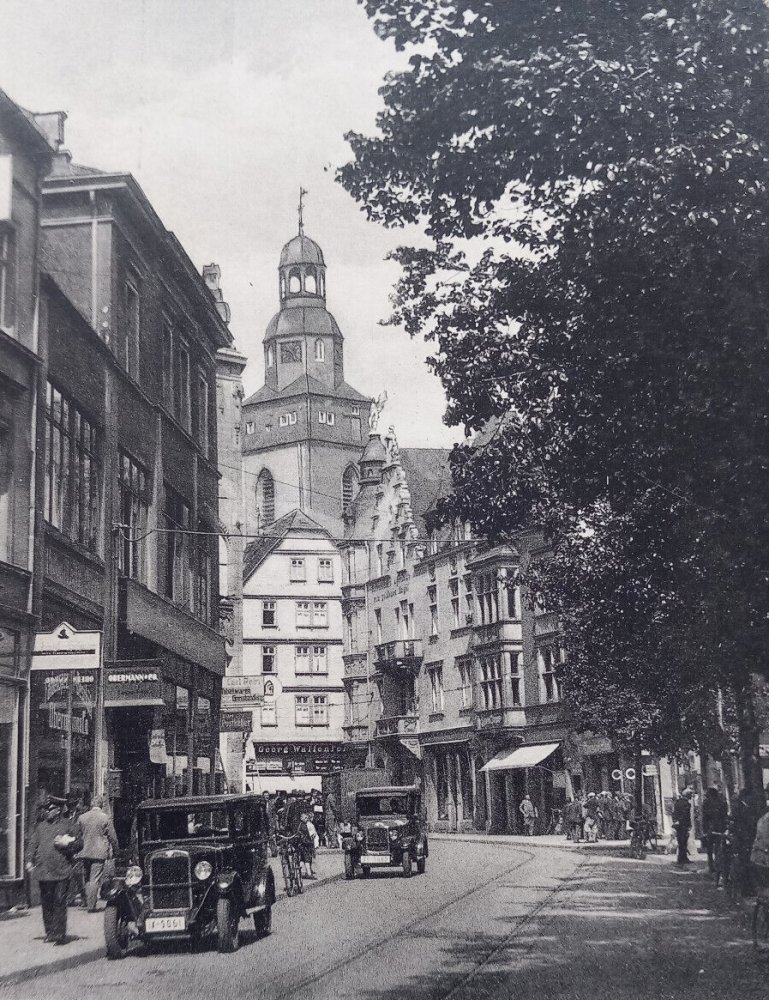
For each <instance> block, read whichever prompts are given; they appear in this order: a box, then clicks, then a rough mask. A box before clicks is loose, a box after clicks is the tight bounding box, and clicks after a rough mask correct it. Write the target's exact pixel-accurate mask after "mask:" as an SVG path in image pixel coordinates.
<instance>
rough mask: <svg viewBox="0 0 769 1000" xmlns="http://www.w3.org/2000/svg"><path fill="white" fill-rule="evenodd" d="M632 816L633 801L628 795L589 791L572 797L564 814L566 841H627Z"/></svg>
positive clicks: (624, 793)
mask: <svg viewBox="0 0 769 1000" xmlns="http://www.w3.org/2000/svg"><path fill="white" fill-rule="evenodd" d="M632 814H633V802H632V799H631V797H630V795H629V794H628V793H627V792H615V793H614V794H612V793H611V792H607V791H604V792H598V793H596V792H588V793H587V795H578V796H576V797H572V798H570V799H569V801H568V802H567V803H566V807H565V809H564V811H563V820H564V825H565V827H566V839H567V840H572V841H574V842H575V843H579V842H580V841H581V840H583V839H584V840H585V841H587V842H588V843H595V842H596V841H597V840H625V839H626V838H627V836H628V821H629V819H630V817H631V816H632Z"/></svg>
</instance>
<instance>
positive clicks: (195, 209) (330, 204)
mask: <svg viewBox="0 0 769 1000" xmlns="http://www.w3.org/2000/svg"><path fill="white" fill-rule="evenodd" d="M404 58H405V57H404V56H403V55H402V54H399V53H396V52H395V49H394V47H393V46H392V44H391V43H386V42H382V41H380V40H379V39H378V38H377V37H376V35H375V34H374V32H373V29H372V27H371V23H370V22H369V21H368V19H367V18H366V16H365V14H364V12H363V10H362V8H361V7H359V6H358V4H357V3H356V2H355V0H2V3H0V87H2V89H3V90H5V91H6V93H8V94H9V95H10V96H11V97H12V98H13V99H14V100H15V101H17V102H18V103H19V104H22V105H23V106H24V107H26V108H29V109H30V110H32V111H58V110H63V111H66V112H67V114H68V120H67V124H66V146H67V147H68V148H69V149H70V151H71V152H72V154H73V158H74V159H75V161H76V162H79V163H84V164H87V165H88V166H92V167H98V168H99V169H102V170H120V171H128V172H130V173H132V174H134V176H135V177H136V179H137V180H138V182H139V184H140V185H141V186H142V188H143V189H144V191H145V193H146V194H147V196H148V197H149V199H150V200H151V202H152V204H153V205H154V207H155V209H156V211H157V212H158V214H159V215H160V217H161V219H162V220H163V222H164V224H165V225H166V227H167V228H168V229H170V230H172V231H173V232H174V233H176V235H177V237H178V238H179V239H180V240H181V242H182V244H183V246H184V247H185V249H186V250H187V252H188V254H189V255H190V257H191V259H192V260H193V262H194V263H195V265H196V266H197V267H198V269H200V268H202V266H203V265H204V264H207V263H211V262H212V261H216V262H217V263H218V264H219V265H220V266H221V269H222V289H223V291H224V297H225V299H226V300H227V301H229V303H230V306H231V308H232V321H231V324H230V328H231V330H232V332H233V335H234V337H235V342H236V346H237V347H238V348H239V349H240V350H241V351H242V352H243V353H244V354H246V355H247V356H248V357H249V359H250V362H249V366H248V368H247V369H246V373H245V387H246V392H247V393H249V394H250V393H251V392H253V391H255V390H256V389H257V388H258V387H259V386H260V385H261V384H262V382H263V374H264V372H263V364H262V357H263V352H262V338H263V336H264V329H265V327H266V325H267V323H268V322H269V320H270V317H271V316H272V315H273V314H274V313H275V312H276V311H277V308H278V277H277V265H278V258H279V255H280V249H281V247H282V246H283V244H284V243H285V242H287V241H288V240H289V239H290V238H291V237H292V236H293V235H294V234H295V233H296V231H297V203H298V195H299V188H300V185H301V186H303V187H305V188H306V189H307V190H308V192H309V194H308V195H307V197H306V200H305V214H304V220H305V232H306V234H307V235H308V236H311V237H312V238H313V239H315V240H316V241H317V242H318V243H319V244H320V245H321V247H322V248H323V252H324V255H325V258H326V264H327V275H326V278H327V304H328V308H329V310H330V311H331V312H332V313H333V314H334V316H335V317H336V319H337V322H338V323H339V325H340V327H341V330H342V333H343V334H344V336H345V377H346V380H347V381H348V382H350V383H351V384H352V385H353V386H355V388H357V389H359V390H360V391H361V392H364V393H366V394H367V395H371V396H378V395H379V394H380V393H381V392H382V390H383V389H386V390H387V393H388V397H389V399H388V404H387V407H386V409H385V411H384V413H383V416H382V425H383V426H385V427H388V426H389V425H391V424H394V425H395V428H396V432H397V436H398V441H399V443H400V444H401V446H405V447H419V446H423V447H449V446H450V445H451V444H452V443H453V441H454V440H458V439H459V438H460V437H461V436H462V435H461V431H460V430H458V429H456V428H454V429H451V428H447V427H446V426H445V425H444V424H443V422H442V417H443V412H444V410H445V399H444V396H443V391H442V388H441V386H440V383H439V381H438V380H437V379H436V378H435V377H434V376H433V375H432V374H431V373H430V372H429V371H428V369H427V367H426V366H425V363H424V359H425V357H426V355H427V353H428V351H429V346H428V345H426V344H425V343H424V342H423V341H421V340H419V341H412V340H411V339H410V338H409V337H408V335H407V334H406V333H405V332H404V331H403V330H398V329H397V328H394V327H383V326H381V325H379V321H380V320H381V319H383V318H385V317H386V316H387V315H388V311H389V304H388V294H389V292H390V290H391V288H392V285H393V283H394V281H395V280H396V279H397V277H398V273H399V268H398V266H397V265H396V264H394V263H392V262H388V261H385V260H384V258H385V256H386V254H387V253H388V251H390V250H392V249H393V248H394V247H396V246H397V245H398V244H399V243H401V242H411V241H418V242H422V241H423V240H424V237H423V236H422V235H421V234H420V233H419V232H415V231H414V230H395V231H388V230H386V229H384V228H383V227H381V226H378V225H375V224H373V223H370V222H368V221H367V220H366V218H365V216H364V214H363V213H362V212H361V210H360V208H359V207H358V205H357V204H356V203H355V202H354V201H353V199H352V198H351V197H350V196H349V195H348V194H347V193H346V192H345V191H344V190H343V188H342V187H341V186H340V185H339V184H337V183H336V182H335V180H334V168H335V167H337V166H339V165H341V164H342V163H344V162H345V161H346V160H347V159H349V149H348V147H347V145H346V143H345V141H344V133H345V132H346V131H348V130H350V129H354V130H358V131H362V132H371V131H372V130H373V128H374V119H375V115H376V111H377V109H378V108H379V107H380V105H381V98H380V97H379V95H378V93H377V90H378V88H379V86H380V85H381V83H382V80H383V78H384V75H385V74H386V73H387V72H388V71H390V70H392V69H396V68H398V67H399V66H401V65H403V64H404Z"/></svg>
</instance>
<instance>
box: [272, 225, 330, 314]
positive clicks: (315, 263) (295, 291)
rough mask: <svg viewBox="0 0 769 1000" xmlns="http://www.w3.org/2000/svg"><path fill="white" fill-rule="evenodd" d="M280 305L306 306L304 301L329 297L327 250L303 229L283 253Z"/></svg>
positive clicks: (280, 272)
mask: <svg viewBox="0 0 769 1000" xmlns="http://www.w3.org/2000/svg"><path fill="white" fill-rule="evenodd" d="M278 274H279V277H280V304H281V306H283V307H290V306H292V305H303V304H304V303H302V302H301V301H297V300H301V299H304V298H309V299H311V300H317V299H324V300H325V298H326V262H325V260H324V259H323V251H322V250H321V248H320V247H319V246H318V244H317V243H316V242H315V240H311V239H310V237H309V236H305V235H304V232H303V230H300V231H299V233H298V234H297V235H296V236H295V237H294V238H293V239H292V240H289V241H288V243H286V245H285V246H284V247H283V249H282V250H281V252H280V265H279V267H278Z"/></svg>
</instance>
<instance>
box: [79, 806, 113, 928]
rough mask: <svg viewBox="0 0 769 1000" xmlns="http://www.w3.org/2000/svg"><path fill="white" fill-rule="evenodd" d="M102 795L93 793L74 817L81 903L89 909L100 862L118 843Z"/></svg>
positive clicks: (95, 893) (101, 868)
mask: <svg viewBox="0 0 769 1000" xmlns="http://www.w3.org/2000/svg"><path fill="white" fill-rule="evenodd" d="M103 805H104V799H103V798H102V797H101V796H100V795H97V796H95V798H94V799H93V801H92V803H91V804H90V807H89V808H87V809H86V811H85V812H83V813H81V814H80V816H78V818H77V826H78V829H79V831H80V837H81V839H82V841H83V849H82V851H80V853H79V854H77V855H76V860H77V861H79V862H80V863H81V864H82V866H83V881H84V884H85V899H84V900H83V905H84V906H85V907H86V909H87V910H88V911H89V912H90V913H94V912H95V911H96V900H97V899H98V893H99V886H100V884H101V880H102V877H103V875H104V865H105V862H106V861H107V860H108V859H109V858H114V857H115V855H116V854H117V849H118V844H117V835H116V834H115V827H114V826H113V825H112V820H111V819H110V818H109V816H108V815H107V814H106V813H105V812H104V809H103Z"/></svg>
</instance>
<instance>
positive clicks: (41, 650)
mask: <svg viewBox="0 0 769 1000" xmlns="http://www.w3.org/2000/svg"><path fill="white" fill-rule="evenodd" d="M100 666H101V632H97V631H88V632H78V630H77V629H75V628H72V626H71V625H69V624H68V623H67V622H62V623H61V625H57V626H56V628H55V629H54V630H53V631H52V632H36V633H35V638H34V641H33V644H32V669H33V670H49V671H50V670H98V669H99V667H100Z"/></svg>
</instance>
